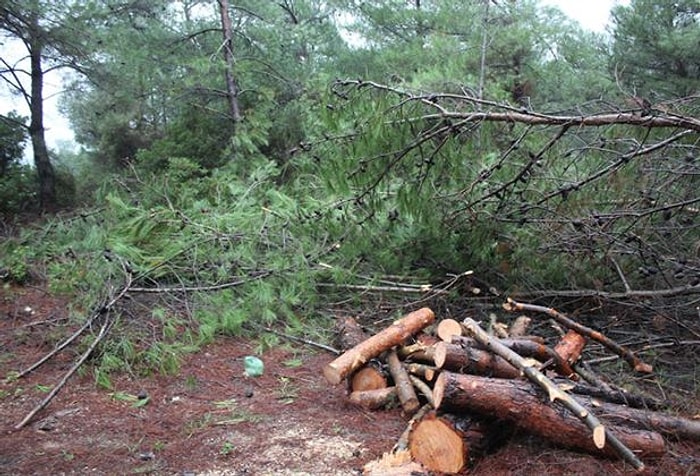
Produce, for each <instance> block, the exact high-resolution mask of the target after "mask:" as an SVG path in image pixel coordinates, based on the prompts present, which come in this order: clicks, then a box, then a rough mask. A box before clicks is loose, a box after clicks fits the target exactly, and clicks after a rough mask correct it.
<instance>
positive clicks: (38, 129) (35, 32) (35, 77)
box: [29, 13, 56, 209]
mask: <svg viewBox="0 0 700 476" xmlns="http://www.w3.org/2000/svg"><path fill="white" fill-rule="evenodd" d="M29 43H30V44H29V54H30V61H31V75H32V86H31V87H32V93H31V99H30V102H29V109H30V111H31V122H30V124H29V136H30V137H31V140H32V147H33V149H34V165H35V166H36V171H37V176H38V178H39V205H40V206H41V208H42V209H46V208H49V207H52V206H54V205H56V173H55V171H54V168H53V165H51V159H50V158H49V151H48V149H47V147H46V137H45V131H44V96H43V89H44V72H43V70H42V69H41V54H42V47H43V45H42V40H41V33H40V28H39V17H38V16H37V14H36V13H32V16H31V25H30V32H29Z"/></svg>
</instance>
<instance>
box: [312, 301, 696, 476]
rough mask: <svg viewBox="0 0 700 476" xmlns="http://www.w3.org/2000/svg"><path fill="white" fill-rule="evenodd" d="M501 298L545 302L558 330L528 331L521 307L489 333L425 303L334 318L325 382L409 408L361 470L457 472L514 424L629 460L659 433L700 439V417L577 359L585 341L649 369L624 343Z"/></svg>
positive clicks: (661, 447)
mask: <svg viewBox="0 0 700 476" xmlns="http://www.w3.org/2000/svg"><path fill="white" fill-rule="evenodd" d="M504 307H505V308H506V309H507V310H509V311H523V310H525V311H541V312H545V313H547V314H548V315H549V316H550V317H551V318H553V319H554V320H555V321H556V322H558V323H559V324H562V325H564V326H565V327H567V328H568V332H566V333H565V334H564V335H563V337H562V338H561V339H560V340H559V342H558V343H557V344H556V345H555V346H553V347H548V346H547V345H545V342H544V339H542V338H541V337H537V336H531V335H527V329H528V324H529V322H530V318H528V317H525V316H522V317H520V318H518V319H516V320H515V321H514V323H513V324H512V325H511V326H510V328H509V329H508V328H506V327H505V326H502V325H495V326H492V330H493V331H494V332H491V333H487V332H486V331H484V330H483V329H482V328H481V327H480V325H479V324H478V323H477V322H475V321H474V320H472V319H469V318H468V319H465V320H464V321H463V322H458V321H455V320H452V319H442V320H440V322H438V323H436V322H435V321H436V318H435V314H434V313H433V311H432V310H430V309H429V308H422V309H419V310H417V311H414V312H411V313H409V314H407V315H406V316H404V317H402V318H401V319H399V320H398V321H396V322H394V323H393V324H391V325H390V326H389V327H387V328H385V329H383V330H381V331H380V332H378V333H376V334H374V335H371V336H369V335H367V334H366V333H365V332H364V331H363V330H362V328H361V327H360V326H359V325H358V323H357V322H356V321H355V320H353V319H351V318H346V319H342V320H339V321H338V322H339V328H338V340H339V342H338V345H339V346H340V347H341V349H343V350H345V352H344V353H343V354H341V355H340V356H339V357H338V358H336V359H335V360H334V361H332V362H330V363H329V364H327V365H326V366H325V368H324V369H323V372H324V375H325V377H326V379H327V380H328V382H329V383H331V384H333V385H337V384H340V383H342V382H343V381H345V382H346V384H347V388H348V399H349V401H350V402H352V403H354V404H357V405H360V406H363V407H365V408H368V409H373V410H375V409H380V408H382V407H391V406H393V405H400V406H401V408H402V410H403V413H404V414H405V415H406V416H407V417H410V421H409V423H408V425H407V428H406V431H405V432H404V434H403V435H402V436H401V437H400V439H399V440H398V441H397V443H396V445H395V446H394V448H393V450H392V451H391V452H389V453H387V454H385V456H384V457H383V458H382V459H381V460H379V461H374V462H371V463H369V464H368V465H367V466H366V467H365V474H368V475H374V474H385V475H392V474H395V475H400V474H415V473H416V471H418V472H420V471H430V472H440V473H446V474H456V473H460V472H462V471H463V470H465V469H466V468H467V466H468V464H469V461H470V460H474V459H475V458H478V456H479V455H480V454H483V453H484V452H485V451H488V450H489V449H490V448H493V447H494V446H495V445H497V444H498V443H499V442H500V441H503V440H504V439H505V438H507V436H508V435H509V434H510V433H511V431H512V430H513V429H515V428H518V429H520V430H524V431H527V432H530V433H532V434H534V435H538V436H540V437H542V438H546V439H548V440H550V441H553V442H555V443H556V444H558V445H562V446H565V447H569V448H573V449H576V450H581V451H586V452H590V453H592V454H596V455H601V456H614V457H620V458H623V459H625V460H626V461H628V462H629V463H630V464H632V465H633V467H635V468H637V469H643V468H644V463H643V462H642V459H644V458H649V457H658V456H660V455H662V454H664V452H665V443H664V436H672V437H674V438H692V439H700V422H698V421H694V420H687V419H683V418H677V417H673V416H669V415H665V414H663V413H660V412H658V410H659V409H660V408H661V407H662V406H663V404H662V402H658V401H656V400H654V399H650V398H645V397H641V396H638V395H633V394H630V393H629V392H626V391H624V390H620V389H617V388H614V387H613V386H611V385H609V384H606V383H604V382H603V381H602V380H601V379H599V378H597V377H596V376H595V375H593V374H592V373H590V372H586V371H584V370H583V369H581V368H579V366H578V365H577V362H578V360H579V358H580V356H581V353H582V351H583V349H584V347H585V346H586V344H587V342H588V341H589V340H595V341H597V342H599V343H601V344H602V345H603V346H604V347H606V348H607V349H609V350H611V351H613V352H615V353H617V354H618V355H620V357H621V358H623V359H624V360H625V361H627V362H628V363H629V364H630V366H631V367H632V368H633V369H634V371H636V372H642V373H650V372H651V371H652V369H651V366H649V365H647V364H645V363H644V362H642V361H641V360H639V359H638V358H637V356H635V355H634V354H633V353H632V352H630V351H629V350H628V349H626V348H624V347H622V346H620V345H618V344H616V343H615V342H613V341H611V340H610V339H608V338H607V337H606V336H604V335H603V334H601V333H600V332H597V331H594V330H592V329H589V328H587V327H584V326H582V325H580V324H578V323H577V322H575V321H572V320H570V319H569V318H568V317H566V316H565V315H563V314H561V313H558V312H557V311H555V310H553V309H551V308H541V307H539V306H534V305H529V304H523V303H518V302H515V301H512V300H509V301H508V303H506V304H505V305H504ZM596 415H599V416H600V417H598V416H596Z"/></svg>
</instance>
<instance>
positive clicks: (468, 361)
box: [434, 342, 520, 378]
mask: <svg viewBox="0 0 700 476" xmlns="http://www.w3.org/2000/svg"><path fill="white" fill-rule="evenodd" d="M434 359H435V366H436V367H437V368H439V369H444V370H452V371H454V372H462V373H472V374H476V375H489V376H493V377H500V378H518V377H519V376H520V371H519V370H518V369H516V368H515V367H513V366H512V365H510V364H509V363H508V362H506V361H505V360H503V359H502V358H500V357H498V356H497V355H494V354H492V353H491V352H487V351H485V350H481V349H475V348H474V347H471V346H465V345H460V344H448V343H447V342H438V343H437V344H435V352H434Z"/></svg>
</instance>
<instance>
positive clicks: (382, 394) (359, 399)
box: [348, 387, 397, 410]
mask: <svg viewBox="0 0 700 476" xmlns="http://www.w3.org/2000/svg"><path fill="white" fill-rule="evenodd" d="M348 400H349V401H350V403H353V404H355V405H359V406H361V407H364V408H367V409H369V410H377V409H379V408H385V407H390V406H392V405H393V404H394V403H396V401H397V396H396V387H386V388H378V389H375V390H365V391H363V392H352V393H351V394H350V395H349V396H348Z"/></svg>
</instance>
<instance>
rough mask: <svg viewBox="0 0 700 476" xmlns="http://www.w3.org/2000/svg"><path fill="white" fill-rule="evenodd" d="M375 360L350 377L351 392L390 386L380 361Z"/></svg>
mask: <svg viewBox="0 0 700 476" xmlns="http://www.w3.org/2000/svg"><path fill="white" fill-rule="evenodd" d="M375 362H376V361H375V360H372V361H370V362H369V363H368V364H367V365H365V366H364V367H362V368H361V369H359V370H358V371H357V372H355V373H354V374H353V375H352V378H351V379H350V390H351V392H364V391H366V390H377V389H380V388H386V387H388V386H389V385H388V383H387V379H386V375H385V374H384V371H383V370H382V368H381V366H380V364H379V363H375Z"/></svg>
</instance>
